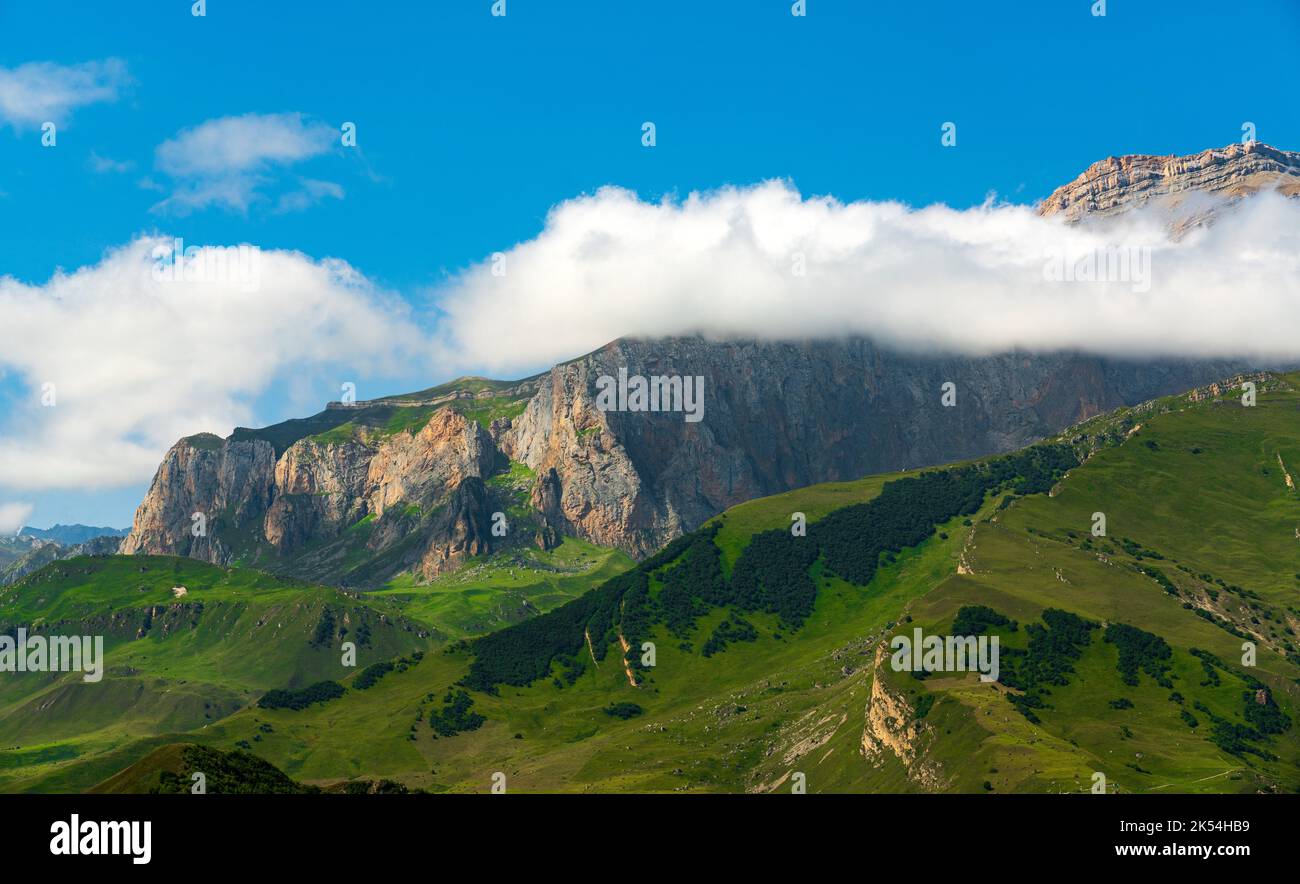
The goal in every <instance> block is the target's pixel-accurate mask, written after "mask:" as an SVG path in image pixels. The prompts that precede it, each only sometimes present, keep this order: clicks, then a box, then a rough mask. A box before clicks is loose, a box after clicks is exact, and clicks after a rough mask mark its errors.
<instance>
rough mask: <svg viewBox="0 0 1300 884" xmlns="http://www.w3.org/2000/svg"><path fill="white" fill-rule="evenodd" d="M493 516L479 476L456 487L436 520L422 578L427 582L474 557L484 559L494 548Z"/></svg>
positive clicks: (485, 490)
mask: <svg viewBox="0 0 1300 884" xmlns="http://www.w3.org/2000/svg"><path fill="white" fill-rule="evenodd" d="M491 519H492V514H491V511H490V509H489V507H488V493H487V488H486V487H485V486H484V484H483V480H482V479H480V478H478V477H477V476H473V477H470V478H468V479H466V480H465V481H463V482H461V483H460V484H459V485H457V486H456V490H455V491H454V492H453V493H452V495H451V499H450V500H449V501H448V502H447V505H446V506H445V507H444V508H443V509H442V510H441V511H440V512H439V513H438V514H437V516H436V517H435V519H434V520H433V524H432V526H431V527H432V530H431V532H430V536H431V537H432V538H433V540H434V542H433V543H431V544H429V545H428V546H427V547H426V549H425V551H424V555H423V556H422V557H421V558H420V574H421V575H422V576H423V577H425V578H426V579H427V578H431V577H436V576H437V575H438V574H442V573H444V572H446V571H452V570H455V569H456V568H459V567H460V566H461V565H463V564H464V563H465V560H466V559H469V558H471V557H473V556H480V555H484V554H485V553H487V552H488V549H489V547H490V545H491V533H492V527H491Z"/></svg>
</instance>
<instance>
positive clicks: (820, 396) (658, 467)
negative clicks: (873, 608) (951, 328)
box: [500, 338, 1238, 556]
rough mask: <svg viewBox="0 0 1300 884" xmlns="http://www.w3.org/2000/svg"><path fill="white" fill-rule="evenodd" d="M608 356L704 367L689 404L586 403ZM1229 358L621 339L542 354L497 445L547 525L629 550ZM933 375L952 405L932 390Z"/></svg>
mask: <svg viewBox="0 0 1300 884" xmlns="http://www.w3.org/2000/svg"><path fill="white" fill-rule="evenodd" d="M620 368H625V369H626V370H627V372H628V374H629V375H641V376H645V377H650V376H673V375H683V376H698V377H702V378H703V379H704V407H703V419H702V420H700V421H699V422H697V423H692V422H689V421H686V420H685V419H684V415H683V414H682V413H675V412H664V411H660V412H631V411H602V410H601V409H600V408H598V407H597V403H596V396H597V379H598V378H600V377H602V376H617V375H618V372H619V369H620ZM1237 368H1238V366H1237V365H1236V364H1235V363H1231V362H1226V361H1224V362H1194V361H1165V362H1144V363H1135V362H1124V361H1117V360H1107V359H1101V358H1095V357H1089V356H1083V355H1077V354H1050V355H1035V354H1029V353H1013V354H1002V355H996V356H988V357H980V358H970V357H961V356H926V355H911V354H906V353H900V352H895V351H890V350H887V349H884V348H881V347H878V346H876V345H875V344H873V343H872V342H870V341H868V340H864V339H851V340H846V341H808V342H801V343H791V342H785V343H782V342H762V341H729V342H711V341H706V340H703V339H700V338H675V339H660V340H633V339H621V340H618V341H614V342H613V343H611V344H609V345H608V346H606V347H603V348H601V349H600V350H598V351H596V352H594V353H591V354H589V355H587V356H585V357H583V358H581V359H578V360H574V361H572V362H568V363H565V364H563V365H559V366H556V367H555V368H553V369H552V370H551V372H550V374H549V377H548V378H546V379H545V380H544V381H543V382H542V384H541V385H540V388H539V390H538V392H537V394H536V395H535V396H534V397H533V398H532V399H531V400H530V401H529V402H528V406H527V408H526V409H525V410H524V412H523V414H522V415H520V416H519V417H518V418H515V419H514V420H513V421H512V423H511V426H510V428H509V429H508V430H507V431H506V432H505V433H504V434H503V435H502V437H501V440H500V446H501V449H502V451H503V452H504V453H505V454H506V455H507V456H508V457H509V458H510V459H511V460H515V461H522V462H523V463H525V464H527V465H528V467H529V468H531V469H532V470H533V471H534V472H535V473H536V474H537V475H538V476H539V477H544V478H543V479H539V487H538V489H537V490H536V492H535V493H534V495H533V505H534V506H535V507H536V508H538V509H539V510H540V511H542V512H543V513H544V514H545V515H546V518H547V521H548V523H549V524H552V525H554V526H556V527H557V529H558V530H559V531H560V532H561V533H565V534H573V535H577V536H580V537H584V538H586V539H588V540H591V541H593V542H595V543H599V544H603V545H609V546H617V547H620V548H621V549H623V550H625V551H627V552H628V553H630V554H632V555H635V556H643V555H646V554H648V553H650V552H652V551H654V550H656V549H658V548H659V547H660V546H662V545H663V544H664V543H666V542H667V541H668V540H670V539H671V538H673V537H675V536H676V535H678V534H680V533H681V532H683V531H686V530H690V529H692V528H695V527H697V526H698V525H700V524H701V523H702V522H704V521H705V520H706V519H708V518H710V517H711V516H713V515H715V514H716V513H718V512H720V511H721V510H723V509H726V508H727V507H729V506H732V505H734V504H737V503H740V502H741V501H744V500H749V499H751V498H755V497H761V496H764V495H768V494H775V493H777V492H780V491H785V490H788V489H791V488H797V487H800V486H803V485H810V484H814V483H817V482H828V481H837V480H846V479H855V478H859V477H861V476H864V475H867V474H870V473H878V472H886V471H892V470H901V469H912V468H917V467H922V466H927V465H933V464H940V463H946V462H949V461H954V460H961V459H964V458H970V457H976V456H980V455H984V454H989V453H991V452H1000V451H1009V450H1012V449H1014V448H1018V447H1020V446H1022V445H1025V444H1027V443H1029V442H1031V441H1032V440H1034V439H1037V438H1040V437H1042V436H1046V435H1049V434H1051V433H1053V432H1056V431H1057V430H1060V429H1062V428H1064V427H1066V426H1069V425H1070V424H1072V423H1074V422H1075V421H1078V420H1081V419H1083V418H1086V417H1091V416H1092V415H1095V414H1098V413H1100V412H1102V411H1107V410H1109V409H1112V408H1116V407H1118V406H1120V405H1125V404H1134V403H1137V402H1141V401H1144V400H1147V399H1150V398H1153V397H1156V396H1160V395H1164V394H1168V393H1173V392H1176V391H1179V390H1184V389H1187V388H1189V387H1193V386H1196V385H1197V384H1200V383H1204V382H1206V381H1208V380H1209V379H1211V378H1214V379H1218V378H1220V377H1225V376H1227V375H1228V374H1231V373H1232V372H1233V371H1235V370H1237ZM947 383H951V384H953V385H955V386H954V388H953V391H954V395H955V404H953V405H945V404H944V403H943V395H942V394H943V390H944V385H945V384H947ZM552 472H553V474H554V475H553V476H552ZM543 482H544V483H545V487H542V483H543ZM557 498H558V501H557ZM557 504H558V505H557Z"/></svg>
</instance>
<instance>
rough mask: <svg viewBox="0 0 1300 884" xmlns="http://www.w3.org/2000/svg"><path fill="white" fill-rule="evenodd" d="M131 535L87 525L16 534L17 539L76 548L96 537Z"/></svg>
mask: <svg viewBox="0 0 1300 884" xmlns="http://www.w3.org/2000/svg"><path fill="white" fill-rule="evenodd" d="M130 533H131V529H130V528H92V527H91V526H89V525H55V526H54V527H53V528H32V527H24V528H23V529H22V530H21V531H19V532H18V536H19V537H37V538H40V539H41V540H52V541H54V542H55V543H61V544H63V545H64V546H76V545H77V544H78V543H85V542H86V541H88V540H94V539H95V538H96V537H125V536H126V535H128V534H130Z"/></svg>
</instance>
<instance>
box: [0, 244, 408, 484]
mask: <svg viewBox="0 0 1300 884" xmlns="http://www.w3.org/2000/svg"><path fill="white" fill-rule="evenodd" d="M171 246H172V241H171V240H166V239H158V238H140V239H137V240H135V241H134V242H131V243H130V244H128V245H126V246H124V247H122V248H119V249H116V250H114V251H112V252H109V253H108V254H107V255H105V257H104V258H103V260H101V261H100V262H99V263H98V264H95V265H92V266H88V267H83V268H81V269H79V270H77V271H76V272H73V273H62V272H61V273H58V274H56V275H55V276H54V277H53V278H52V279H50V280H49V281H48V282H47V283H45V284H44V285H26V284H23V283H21V282H19V281H17V280H15V279H13V278H10V277H0V375H9V376H11V378H12V379H13V380H16V381H18V385H19V386H21V387H22V388H23V390H24V391H25V392H26V396H25V397H24V398H21V399H19V400H18V401H16V402H15V404H14V407H12V408H11V409H10V410H9V413H8V415H7V421H6V423H5V427H4V430H3V431H0V486H3V487H7V488H10V489H41V488H43V489H49V488H84V489H94V488H105V487H114V486H119V485H126V484H130V483H134V482H140V481H142V480H147V479H148V478H149V477H150V476H152V475H153V472H154V470H155V469H156V468H157V466H158V461H159V457H160V455H161V454H162V452H164V451H165V450H166V449H167V448H168V447H170V446H171V444H172V443H173V442H175V441H176V440H177V439H179V438H180V437H182V436H187V435H191V434H193V433H196V432H199V431H201V430H208V431H214V432H219V433H222V434H226V433H229V432H230V430H231V429H233V428H234V427H235V426H236V425H238V424H241V423H243V424H247V423H249V422H250V421H251V418H252V415H251V412H250V406H249V403H250V402H251V401H252V400H253V399H254V398H255V397H256V396H257V395H258V394H260V393H262V392H264V391H266V390H268V389H270V388H271V387H272V386H273V385H280V386H288V387H292V386H293V385H294V384H296V383H298V382H299V379H301V378H303V377H306V376H309V375H310V374H311V373H312V372H313V371H334V372H336V373H337V377H338V383H340V384H341V383H343V382H345V381H353V382H358V381H360V380H361V379H362V378H365V377H368V376H370V375H371V374H374V373H395V372H397V371H398V370H399V369H406V368H409V367H410V366H413V365H421V364H423V363H426V362H427V360H428V354H427V351H426V350H425V349H424V348H423V344H424V339H423V338H422V337H421V336H420V335H419V334H418V333H417V332H415V331H414V330H413V329H412V327H411V326H410V325H409V323H408V321H407V320H408V315H407V310H406V307H405V304H404V302H402V301H400V300H399V299H396V298H392V297H390V296H387V295H386V294H385V293H383V292H381V291H379V290H377V289H376V288H375V287H374V286H373V285H372V284H371V283H370V282H369V281H368V280H366V279H365V278H364V277H363V276H362V275H361V274H359V273H358V272H357V271H356V270H354V269H353V268H352V267H350V266H349V265H347V264H346V263H344V262H341V261H336V260H319V261H318V260H313V259H310V258H308V257H306V256H304V255H302V254H299V253H296V252H284V251H256V250H252V251H250V252H246V253H245V255H246V258H245V259H244V263H242V264H241V262H240V260H239V259H236V258H231V257H228V255H227V254H226V253H224V252H222V251H220V250H216V249H211V248H202V249H193V250H189V256H188V257H189V260H188V262H184V263H182V265H181V266H179V267H177V265H176V264H175V262H174V261H172V262H170V263H169V262H168V260H166V259H165V258H164V259H162V260H156V259H155V255H164V254H165V252H166V250H167V249H169V248H171ZM250 256H251V258H252V260H251V266H250V261H249V257H250ZM160 268H162V269H164V270H167V271H168V272H161V271H160ZM250 269H251V270H252V271H253V272H252V273H249V272H247V271H248V270H250ZM191 270H193V271H194V272H191ZM335 389H337V387H335Z"/></svg>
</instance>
